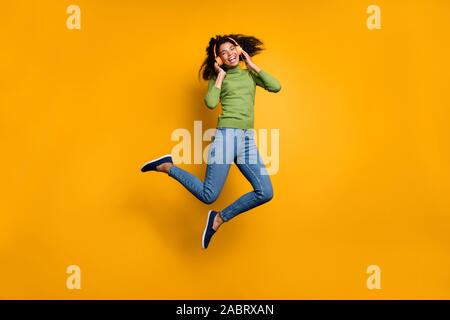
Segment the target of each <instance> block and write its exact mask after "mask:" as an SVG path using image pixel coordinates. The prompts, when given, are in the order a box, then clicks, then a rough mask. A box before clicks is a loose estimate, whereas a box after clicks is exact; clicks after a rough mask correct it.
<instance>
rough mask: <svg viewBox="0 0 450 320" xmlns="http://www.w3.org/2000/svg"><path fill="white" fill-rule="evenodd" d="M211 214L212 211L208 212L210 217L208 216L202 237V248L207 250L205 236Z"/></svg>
mask: <svg viewBox="0 0 450 320" xmlns="http://www.w3.org/2000/svg"><path fill="white" fill-rule="evenodd" d="M211 212H212V210H209V211H208V215H207V216H206V226H205V230H203V237H202V248H203V249H206V248H205V235H206V230H208V223H209V217H210V216H211Z"/></svg>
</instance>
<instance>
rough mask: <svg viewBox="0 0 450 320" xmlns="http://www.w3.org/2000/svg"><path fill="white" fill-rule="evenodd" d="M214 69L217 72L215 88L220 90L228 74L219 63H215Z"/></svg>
mask: <svg viewBox="0 0 450 320" xmlns="http://www.w3.org/2000/svg"><path fill="white" fill-rule="evenodd" d="M214 69H215V70H216V73H217V79H216V83H215V86H216V87H217V88H219V89H220V88H221V87H222V81H223V79H224V78H225V75H226V74H227V73H226V72H225V70H223V69H222V68H221V67H220V66H219V64H218V63H217V62H214Z"/></svg>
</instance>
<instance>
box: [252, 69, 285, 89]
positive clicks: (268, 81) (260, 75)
mask: <svg viewBox="0 0 450 320" xmlns="http://www.w3.org/2000/svg"><path fill="white" fill-rule="evenodd" d="M250 73H251V75H252V76H253V79H255V82H256V85H257V86H260V87H262V88H264V89H265V90H267V91H270V92H278V91H280V90H281V84H280V82H279V81H278V80H277V79H275V77H273V76H272V75H270V74H269V73H267V72H266V71H264V70H262V69H261V70H260V71H259V72H254V71H250Z"/></svg>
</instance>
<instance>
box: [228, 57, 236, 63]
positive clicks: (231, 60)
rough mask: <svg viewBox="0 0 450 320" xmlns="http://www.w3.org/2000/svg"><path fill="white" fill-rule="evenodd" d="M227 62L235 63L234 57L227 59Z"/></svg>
mask: <svg viewBox="0 0 450 320" xmlns="http://www.w3.org/2000/svg"><path fill="white" fill-rule="evenodd" d="M228 61H230V62H231V63H233V62H235V61H236V57H232V58H230V59H228Z"/></svg>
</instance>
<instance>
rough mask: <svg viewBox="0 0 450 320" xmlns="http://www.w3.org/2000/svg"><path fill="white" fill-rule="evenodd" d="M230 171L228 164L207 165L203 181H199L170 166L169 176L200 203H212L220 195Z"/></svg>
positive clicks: (191, 175) (189, 174) (187, 173)
mask: <svg viewBox="0 0 450 320" xmlns="http://www.w3.org/2000/svg"><path fill="white" fill-rule="evenodd" d="M229 170H230V164H208V165H207V167H206V174H205V180H204V181H201V180H200V179H199V178H197V177H196V176H194V175H193V174H191V173H189V172H187V171H186V170H183V169H181V168H179V167H177V166H172V167H171V168H170V170H169V176H170V177H172V178H174V179H175V180H177V181H178V182H180V183H181V184H182V185H183V186H184V187H185V188H186V189H187V190H189V192H191V193H192V194H193V195H194V196H195V197H197V199H199V200H200V201H202V202H204V203H206V204H210V203H213V202H214V201H215V200H216V199H217V197H218V196H219V194H220V191H221V190H222V188H223V185H224V184H225V180H226V178H227V176H228V172H229Z"/></svg>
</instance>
